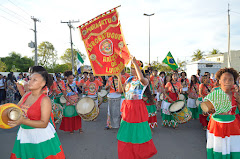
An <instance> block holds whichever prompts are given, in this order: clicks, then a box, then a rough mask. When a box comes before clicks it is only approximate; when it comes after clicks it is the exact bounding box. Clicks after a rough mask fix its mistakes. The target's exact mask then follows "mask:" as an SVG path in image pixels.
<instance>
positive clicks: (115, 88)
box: [112, 76, 117, 91]
mask: <svg viewBox="0 0 240 159" xmlns="http://www.w3.org/2000/svg"><path fill="white" fill-rule="evenodd" d="M112 80H113V87H114V90H115V91H117V89H116V86H115V82H114V76H113V77H112Z"/></svg>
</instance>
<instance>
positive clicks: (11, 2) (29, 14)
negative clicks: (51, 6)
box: [8, 0, 31, 16]
mask: <svg viewBox="0 0 240 159" xmlns="http://www.w3.org/2000/svg"><path fill="white" fill-rule="evenodd" d="M8 1H9V2H10V3H12V4H13V5H14V6H16V7H17V8H18V9H20V10H21V11H23V12H24V13H26V14H27V15H29V16H31V15H30V14H28V13H27V12H26V11H25V10H23V9H22V8H20V7H18V6H17V5H16V4H14V3H13V2H12V1H10V0H8Z"/></svg>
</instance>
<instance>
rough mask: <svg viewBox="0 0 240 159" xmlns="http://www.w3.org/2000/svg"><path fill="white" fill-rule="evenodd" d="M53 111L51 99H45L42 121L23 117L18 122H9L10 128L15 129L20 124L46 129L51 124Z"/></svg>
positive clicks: (42, 107)
mask: <svg viewBox="0 0 240 159" xmlns="http://www.w3.org/2000/svg"><path fill="white" fill-rule="evenodd" d="M51 111H52V105H51V101H50V99H49V97H44V98H43V99H42V102H41V119H40V120H30V119H27V118H24V117H21V119H20V120H18V121H9V126H11V127H14V126H17V125H20V124H24V125H27V126H31V127H34V128H46V127H47V126H48V123H49V119H50V115H51Z"/></svg>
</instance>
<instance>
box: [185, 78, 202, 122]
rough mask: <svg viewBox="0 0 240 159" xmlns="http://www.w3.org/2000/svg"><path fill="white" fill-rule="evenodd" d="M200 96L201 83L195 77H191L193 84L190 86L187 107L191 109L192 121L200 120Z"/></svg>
mask: <svg viewBox="0 0 240 159" xmlns="http://www.w3.org/2000/svg"><path fill="white" fill-rule="evenodd" d="M198 95H199V83H198V79H197V77H196V76H195V75H192V76H191V83H190V84H189V85H188V100H187V107H188V108H190V110H191V112H192V119H197V118H198V111H197V110H198V108H197V105H196V100H197V99H198Z"/></svg>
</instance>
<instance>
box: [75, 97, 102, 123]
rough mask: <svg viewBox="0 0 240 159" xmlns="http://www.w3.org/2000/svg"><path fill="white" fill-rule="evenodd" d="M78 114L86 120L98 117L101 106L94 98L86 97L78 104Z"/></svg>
mask: <svg viewBox="0 0 240 159" xmlns="http://www.w3.org/2000/svg"><path fill="white" fill-rule="evenodd" d="M76 111H77V113H78V115H79V116H80V117H81V118H82V119H83V120H85V121H92V120H94V119H96V118H97V117H98V114H99V108H98V106H97V105H96V103H95V102H94V100H93V99H92V98H89V97H84V98H82V99H81V100H80V101H79V102H78V103H77V105H76Z"/></svg>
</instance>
